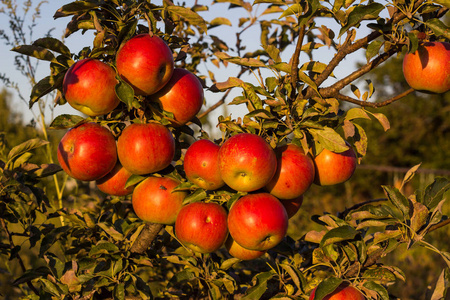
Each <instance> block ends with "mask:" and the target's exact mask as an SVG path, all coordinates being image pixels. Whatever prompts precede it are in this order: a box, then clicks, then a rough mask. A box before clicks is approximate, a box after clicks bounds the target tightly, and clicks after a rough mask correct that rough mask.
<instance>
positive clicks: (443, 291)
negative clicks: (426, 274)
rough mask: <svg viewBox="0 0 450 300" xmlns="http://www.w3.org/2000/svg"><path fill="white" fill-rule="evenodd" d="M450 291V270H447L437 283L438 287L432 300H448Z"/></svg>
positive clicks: (442, 273)
mask: <svg viewBox="0 0 450 300" xmlns="http://www.w3.org/2000/svg"><path fill="white" fill-rule="evenodd" d="M449 289H450V269H449V268H445V269H444V270H442V272H441V275H440V276H439V279H438V281H437V282H436V287H435V288H434V292H433V295H432V296H431V299H430V300H441V299H446V296H447V294H450V293H449Z"/></svg>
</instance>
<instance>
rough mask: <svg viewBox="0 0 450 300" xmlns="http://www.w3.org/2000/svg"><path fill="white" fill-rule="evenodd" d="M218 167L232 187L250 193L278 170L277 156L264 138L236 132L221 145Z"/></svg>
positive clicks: (260, 186) (266, 181)
mask: <svg viewBox="0 0 450 300" xmlns="http://www.w3.org/2000/svg"><path fill="white" fill-rule="evenodd" d="M219 169H220V175H221V176H222V179H223V181H225V183H226V184H227V185H228V186H229V187H231V188H232V189H234V190H236V191H240V192H251V191H256V190H258V189H260V188H263V187H264V186H265V185H266V184H267V183H269V181H270V180H271V179H272V177H273V176H274V174H275V171H276V170H277V157H276V155H275V152H274V151H273V149H272V148H271V147H270V146H269V144H267V143H266V141H265V140H264V139H263V138H262V137H260V136H258V135H256V134H252V133H239V134H236V135H234V136H232V137H230V138H229V139H228V140H226V141H225V143H223V144H222V146H221V147H220V150H219Z"/></svg>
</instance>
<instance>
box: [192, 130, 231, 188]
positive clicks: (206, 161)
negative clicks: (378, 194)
mask: <svg viewBox="0 0 450 300" xmlns="http://www.w3.org/2000/svg"><path fill="white" fill-rule="evenodd" d="M219 150H220V146H219V145H217V144H214V143H213V142H211V141H210V140H205V139H204V140H198V141H195V142H194V143H193V144H192V145H190V146H189V148H188V149H187V151H186V153H185V155H184V162H183V166H184V172H185V173H186V178H187V179H188V180H189V181H191V182H192V183H194V184H196V185H198V186H199V187H201V188H202V189H205V190H216V189H218V188H220V187H222V186H224V185H225V182H224V181H223V180H222V177H221V176H220V171H219Z"/></svg>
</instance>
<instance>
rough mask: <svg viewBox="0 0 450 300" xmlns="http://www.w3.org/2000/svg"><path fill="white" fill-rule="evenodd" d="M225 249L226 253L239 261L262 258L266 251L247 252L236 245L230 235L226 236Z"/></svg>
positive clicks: (247, 250)
mask: <svg viewBox="0 0 450 300" xmlns="http://www.w3.org/2000/svg"><path fill="white" fill-rule="evenodd" d="M225 247H226V248H227V250H228V253H229V254H230V255H231V256H233V257H235V258H238V259H240V260H252V259H257V258H258V257H261V256H263V255H264V254H265V253H266V252H267V251H258V250H249V249H246V248H244V247H242V246H241V245H239V244H238V243H236V241H235V240H233V238H232V237H231V235H228V238H227V240H226V242H225Z"/></svg>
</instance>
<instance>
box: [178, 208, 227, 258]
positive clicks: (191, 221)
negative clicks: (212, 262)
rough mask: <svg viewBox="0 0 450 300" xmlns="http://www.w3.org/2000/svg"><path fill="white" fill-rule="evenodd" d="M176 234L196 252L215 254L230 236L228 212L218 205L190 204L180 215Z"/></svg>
mask: <svg viewBox="0 0 450 300" xmlns="http://www.w3.org/2000/svg"><path fill="white" fill-rule="evenodd" d="M175 234H176V236H177V238H178V240H179V241H180V242H181V243H183V245H185V246H186V247H188V248H190V249H192V250H194V251H196V252H200V253H211V252H214V251H216V250H218V249H219V248H220V247H222V245H223V244H224V243H225V240H226V238H227V236H228V227H227V212H226V210H225V209H224V208H223V207H222V206H220V205H219V204H217V203H205V202H194V203H190V204H188V205H186V206H184V207H183V208H182V209H181V210H180V212H179V214H178V217H177V220H176V222H175Z"/></svg>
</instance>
